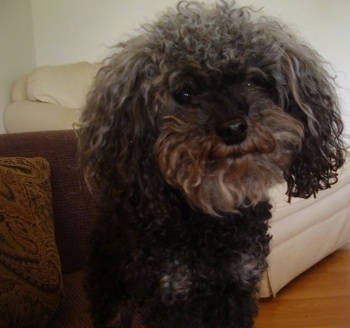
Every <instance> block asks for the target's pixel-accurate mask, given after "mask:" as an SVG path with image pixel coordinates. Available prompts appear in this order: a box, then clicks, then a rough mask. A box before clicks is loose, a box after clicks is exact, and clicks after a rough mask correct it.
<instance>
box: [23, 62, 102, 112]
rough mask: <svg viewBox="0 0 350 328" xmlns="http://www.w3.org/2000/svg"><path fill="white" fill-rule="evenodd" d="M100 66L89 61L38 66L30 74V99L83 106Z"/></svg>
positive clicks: (28, 91) (70, 105) (71, 106)
mask: <svg viewBox="0 0 350 328" xmlns="http://www.w3.org/2000/svg"><path fill="white" fill-rule="evenodd" d="M99 68H100V65H99V64H92V63H88V62H78V63H73V64H66V65H58V66H41V67H38V68H36V69H35V70H34V71H33V72H32V73H30V74H29V75H28V88H27V95H28V99H30V100H33V101H42V102H45V103H50V104H56V105H60V106H63V107H68V108H82V107H83V106H84V105H85V98H86V95H87V93H88V91H89V89H90V87H91V85H92V83H93V80H94V78H95V75H96V74H97V71H98V69H99Z"/></svg>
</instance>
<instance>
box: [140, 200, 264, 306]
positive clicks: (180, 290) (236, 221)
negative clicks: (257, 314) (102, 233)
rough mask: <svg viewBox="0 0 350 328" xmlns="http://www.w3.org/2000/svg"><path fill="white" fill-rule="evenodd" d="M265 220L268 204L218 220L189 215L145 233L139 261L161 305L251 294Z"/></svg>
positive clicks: (261, 261)
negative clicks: (242, 292)
mask: <svg viewBox="0 0 350 328" xmlns="http://www.w3.org/2000/svg"><path fill="white" fill-rule="evenodd" d="M269 217H270V213H269V205H268V204H267V205H260V208H258V209H244V210H243V211H242V214H230V215H228V216H226V217H223V218H213V217H208V216H205V215H203V214H200V213H196V212H191V213H189V215H187V216H186V217H184V218H182V219H181V220H177V221H176V223H175V224H174V223H172V222H169V223H168V224H166V225H165V226H162V227H158V228H157V229H154V230H152V231H147V232H144V233H143V234H142V237H141V240H142V244H143V245H140V247H141V249H142V250H141V252H140V253H139V255H141V254H142V255H141V258H142V259H141V258H139V260H140V263H142V265H143V266H144V265H145V263H147V264H146V265H147V267H148V268H150V270H151V272H150V275H152V276H153V278H154V279H155V280H156V281H157V283H159V290H160V293H161V295H162V299H163V302H166V303H174V302H177V301H184V300H186V299H187V298H189V297H190V295H191V294H196V295H198V294H201V295H203V294H205V295H207V296H208V297H210V295H211V294H213V293H217V292H218V291H219V292H220V291H223V290H230V289H233V290H234V289H235V288H236V286H240V288H242V289H244V290H247V291H248V290H253V289H255V286H256V284H257V282H258V280H259V278H260V275H261V272H262V271H263V270H264V269H265V267H266V265H265V257H266V255H267V253H268V242H269V239H270V238H269V236H268V235H267V225H266V220H267V219H268V218H269ZM134 259H135V257H134ZM143 271H144V267H143ZM232 292H234V291H232Z"/></svg>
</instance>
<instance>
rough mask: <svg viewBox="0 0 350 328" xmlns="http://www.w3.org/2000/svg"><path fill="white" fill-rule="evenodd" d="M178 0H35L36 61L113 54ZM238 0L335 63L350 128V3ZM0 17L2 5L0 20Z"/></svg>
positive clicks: (92, 58)
mask: <svg viewBox="0 0 350 328" xmlns="http://www.w3.org/2000/svg"><path fill="white" fill-rule="evenodd" d="M1 1H2V2H3V1H5V2H6V3H9V2H11V3H12V2H13V1H14V2H21V0H1ZM206 1H211V0H206ZM2 2H0V3H1V4H2ZM22 2H27V1H24V0H22ZM28 2H29V1H28ZM176 2H177V0H147V1H146V0H73V1H72V0H31V5H32V15H33V34H34V41H35V58H36V63H37V65H38V66H41V65H57V64H63V63H69V62H75V61H80V60H87V61H99V60H101V59H102V58H104V57H105V56H107V55H108V54H109V53H110V51H111V49H110V48H109V47H111V46H113V45H114V44H116V43H117V42H119V41H121V40H123V39H124V38H125V37H127V36H128V35H130V34H132V33H133V31H135V29H137V27H138V26H139V23H142V22H147V21H150V20H152V19H154V18H155V17H156V16H157V13H159V11H160V10H163V9H165V8H166V7H168V6H169V5H173V4H175V3H176ZM237 2H238V3H239V4H242V5H254V6H256V7H264V10H263V12H264V13H266V14H268V15H274V16H278V17H281V18H282V20H283V21H285V22H287V23H288V24H289V25H291V26H292V27H294V29H296V30H297V31H299V33H300V34H301V35H302V36H304V37H305V39H307V40H308V41H309V42H310V43H311V44H312V45H313V46H314V47H315V48H316V49H317V50H318V51H319V52H320V53H321V54H322V55H323V56H324V57H325V58H326V59H327V60H328V61H330V62H331V63H332V65H333V67H334V69H335V70H336V72H337V76H338V80H337V81H338V83H339V84H340V85H341V87H342V88H340V89H339V94H340V96H341V99H343V108H344V111H345V112H346V113H345V115H344V116H345V120H347V121H348V126H349V128H348V130H350V42H349V41H348V39H349V38H350V19H349V17H348V16H349V14H350V1H349V0H294V1H290V0H237ZM2 16H3V14H2V10H1V9H0V22H1V21H2ZM0 24H1V23H0ZM0 27H1V25H0ZM1 30H2V29H0V33H2V32H1ZM0 37H2V36H1V34H0ZM0 50H1V48H0ZM21 54H23V51H22V52H21Z"/></svg>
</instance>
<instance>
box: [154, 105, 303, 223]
mask: <svg viewBox="0 0 350 328" xmlns="http://www.w3.org/2000/svg"><path fill="white" fill-rule="evenodd" d="M248 126H249V128H248V136H247V138H246V140H244V141H243V142H242V143H241V144H239V145H233V146H227V145H225V144H224V143H223V142H222V141H221V139H220V138H219V137H218V136H217V135H216V134H215V133H214V132H213V133H207V132H206V131H205V129H204V128H203V126H201V125H200V124H199V125H195V124H194V120H186V117H185V116H184V117H181V118H180V117H177V116H166V117H164V121H163V124H162V129H161V132H160V135H159V137H158V140H157V142H156V145H155V152H156V156H157V160H158V165H159V167H160V170H161V172H162V174H163V176H164V179H165V180H166V182H167V183H168V184H169V185H171V186H172V187H175V188H177V189H179V190H182V191H183V192H184V194H185V196H186V199H187V201H188V203H189V204H190V205H191V206H192V207H194V208H197V209H198V210H201V211H203V212H205V213H207V214H210V215H214V216H221V215H222V214H223V213H227V212H234V211H236V210H237V208H238V207H240V206H251V205H256V204H257V203H258V202H260V201H263V200H267V192H268V189H269V188H271V187H272V186H274V185H275V184H277V183H280V182H282V181H283V172H284V171H286V170H288V168H289V165H290V160H291V156H292V154H293V152H294V151H296V150H298V149H299V148H300V147H301V142H302V139H303V126H302V124H301V123H300V122H299V121H297V120H296V119H294V118H293V117H291V116H290V115H288V114H286V113H284V112H282V111H281V109H279V108H275V109H267V110H264V111H260V112H259V113H258V114H256V115H250V117H249V122H248Z"/></svg>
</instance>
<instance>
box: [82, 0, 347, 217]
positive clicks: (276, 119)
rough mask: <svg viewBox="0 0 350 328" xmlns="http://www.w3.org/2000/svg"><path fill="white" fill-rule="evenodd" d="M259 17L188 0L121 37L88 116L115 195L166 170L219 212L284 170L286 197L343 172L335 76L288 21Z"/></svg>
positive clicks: (203, 206) (90, 135)
mask: <svg viewBox="0 0 350 328" xmlns="http://www.w3.org/2000/svg"><path fill="white" fill-rule="evenodd" d="M255 16H256V13H255V12H254V11H253V10H251V9H249V8H237V7H236V6H235V4H234V3H226V2H223V1H222V2H220V4H217V5H214V6H209V5H208V6H207V5H204V4H200V3H196V2H189V3H187V2H182V3H180V4H179V5H178V6H177V8H176V9H172V10H169V11H168V12H167V13H165V14H164V15H163V16H161V17H160V18H159V20H158V21H157V22H156V23H154V24H152V25H146V26H144V33H143V34H141V35H140V36H138V37H135V38H133V39H131V40H129V41H127V42H125V43H124V44H121V45H119V46H120V48H121V49H120V50H119V51H118V52H117V53H116V54H114V55H113V56H112V57H111V58H110V59H109V60H108V62H107V63H106V64H105V66H104V67H103V68H102V69H101V70H100V72H99V74H98V76H97V78H96V84H95V87H94V88H93V90H92V91H91V93H90V94H89V97H88V102H87V108H86V110H85V112H84V115H83V122H82V136H81V140H82V149H83V165H84V166H85V173H86V177H87V179H88V180H89V181H90V182H91V180H92V181H95V182H97V183H98V185H99V187H100V188H101V190H102V192H103V193H104V194H108V195H109V196H108V197H107V198H109V199H112V198H118V197H120V196H121V195H124V196H125V197H127V198H130V199H131V198H132V199H133V200H134V201H133V202H134V205H136V206H137V205H140V204H141V203H142V202H143V201H144V199H145V197H146V198H147V197H148V196H147V195H150V194H153V192H152V191H154V192H157V191H159V190H160V189H161V188H163V187H162V186H161V183H160V182H159V180H161V181H162V182H164V181H165V182H166V185H167V186H170V187H171V188H174V189H176V190H179V191H180V192H181V193H182V194H183V195H184V196H185V198H186V199H187V201H188V203H189V204H191V205H192V206H193V207H195V208H197V209H200V210H202V211H204V212H205V213H208V214H212V215H220V213H222V212H230V211H234V210H235V209H236V208H237V207H239V206H250V205H254V204H256V203H258V202H259V201H262V200H265V199H266V197H267V196H266V195H267V191H268V189H269V188H270V187H271V186H273V185H275V184H276V183H279V182H281V181H283V180H286V181H287V185H288V190H287V194H288V196H289V198H290V197H304V198H307V197H309V196H311V195H315V194H316V193H317V191H318V190H320V189H326V188H328V187H329V186H330V185H332V184H333V183H335V182H336V181H337V175H336V171H337V169H338V168H339V167H341V166H342V164H343V162H344V156H345V148H344V145H343V142H342V140H341V133H342V130H343V124H342V121H341V117H340V113H339V110H338V104H337V97H336V94H335V90H334V87H333V79H332V77H331V76H330V74H329V73H328V72H327V70H326V69H325V68H324V67H323V64H324V62H323V60H322V58H321V57H320V56H319V55H318V54H317V53H316V52H315V51H313V50H311V49H310V48H309V47H308V46H307V45H305V44H303V43H302V42H300V41H299V40H298V39H297V38H296V37H294V36H293V35H292V34H291V33H290V31H288V30H287V29H286V27H285V26H282V25H281V24H279V23H278V22H275V21H273V20H270V19H268V18H257V17H255ZM159 188H160V189H159ZM149 197H150V198H151V196H149ZM152 197H153V199H154V197H155V196H154V195H152ZM159 197H160V196H159Z"/></svg>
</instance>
